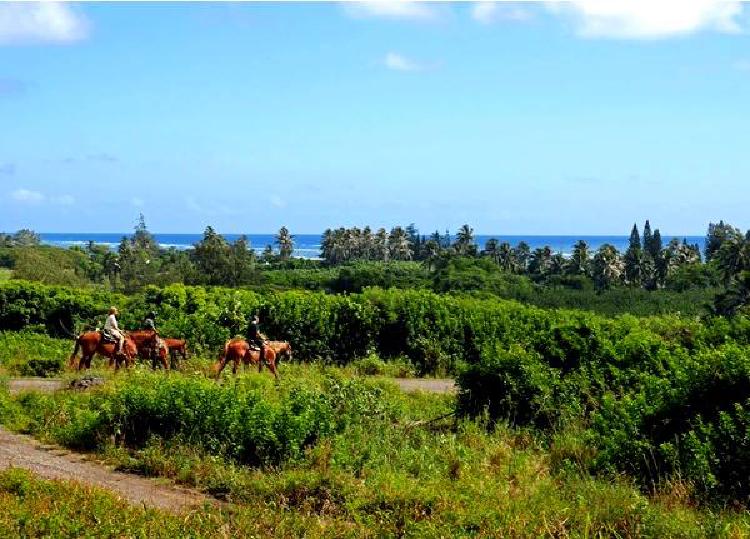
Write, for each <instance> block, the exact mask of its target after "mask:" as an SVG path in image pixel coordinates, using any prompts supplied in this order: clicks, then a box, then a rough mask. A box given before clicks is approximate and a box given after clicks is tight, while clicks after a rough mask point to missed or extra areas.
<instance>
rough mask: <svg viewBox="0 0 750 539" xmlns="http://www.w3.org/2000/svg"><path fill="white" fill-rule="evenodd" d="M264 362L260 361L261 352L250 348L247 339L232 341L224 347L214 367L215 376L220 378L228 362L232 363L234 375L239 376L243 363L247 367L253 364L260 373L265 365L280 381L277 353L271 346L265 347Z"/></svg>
mask: <svg viewBox="0 0 750 539" xmlns="http://www.w3.org/2000/svg"><path fill="white" fill-rule="evenodd" d="M263 349H264V356H265V357H264V361H261V360H260V351H259V350H254V349H252V348H251V347H250V345H249V344H248V342H247V341H246V340H245V339H232V340H230V341H227V343H226V344H225V345H224V350H223V351H222V353H221V355H220V356H219V359H218V361H217V362H216V365H214V369H213V370H214V374H215V375H216V378H218V377H219V375H220V374H221V371H223V370H224V367H226V365H227V362H229V361H231V362H232V374H237V368H238V367H239V366H240V362H242V363H243V364H244V365H245V366H247V365H250V364H251V363H252V364H256V363H257V365H258V372H261V371H262V370H263V363H265V364H266V365H267V366H268V370H269V371H271V372H272V373H273V375H274V377H275V378H276V379H277V380H278V378H279V375H278V373H277V372H276V352H274V350H273V348H272V347H270V346H264V347H263Z"/></svg>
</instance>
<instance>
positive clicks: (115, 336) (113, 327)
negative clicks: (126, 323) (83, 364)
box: [103, 307, 125, 354]
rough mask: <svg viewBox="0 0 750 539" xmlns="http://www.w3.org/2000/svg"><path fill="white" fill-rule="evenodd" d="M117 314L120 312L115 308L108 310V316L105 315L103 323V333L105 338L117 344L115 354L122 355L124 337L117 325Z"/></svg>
mask: <svg viewBox="0 0 750 539" xmlns="http://www.w3.org/2000/svg"><path fill="white" fill-rule="evenodd" d="M118 314H120V312H119V311H118V310H117V307H110V308H109V314H108V315H107V320H106V321H105V322H104V331H103V333H104V336H105V337H108V338H111V339H112V340H113V341H115V342H116V343H117V347H116V348H115V354H121V353H122V346H123V344H124V343H125V335H123V334H122V331H121V330H120V326H119V325H118V324H117V315H118Z"/></svg>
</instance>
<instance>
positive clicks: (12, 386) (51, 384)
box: [8, 378, 65, 395]
mask: <svg viewBox="0 0 750 539" xmlns="http://www.w3.org/2000/svg"><path fill="white" fill-rule="evenodd" d="M63 387H65V383H64V382H63V381H62V380H60V379H59V378H12V379H10V380H8V391H10V394H11V395H18V394H19V393H21V392H23V391H41V392H42V393H51V392H53V391H57V390H58V389H62V388H63Z"/></svg>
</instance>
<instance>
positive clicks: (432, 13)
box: [343, 0, 439, 21]
mask: <svg viewBox="0 0 750 539" xmlns="http://www.w3.org/2000/svg"><path fill="white" fill-rule="evenodd" d="M343 8H344V10H345V11H346V13H347V14H348V15H350V16H351V17H355V18H358V19H364V18H382V19H401V20H411V21H434V20H436V19H438V18H439V11H438V9H436V7H435V6H434V5H433V4H429V3H426V2H408V1H401V2H399V1H377V0H375V1H372V2H349V3H345V4H344V5H343Z"/></svg>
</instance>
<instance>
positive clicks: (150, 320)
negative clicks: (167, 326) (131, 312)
mask: <svg viewBox="0 0 750 539" xmlns="http://www.w3.org/2000/svg"><path fill="white" fill-rule="evenodd" d="M143 328H144V329H148V330H151V331H153V332H154V333H156V313H155V312H154V311H151V312H150V313H148V314H147V315H146V319H145V320H144V321H143Z"/></svg>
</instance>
